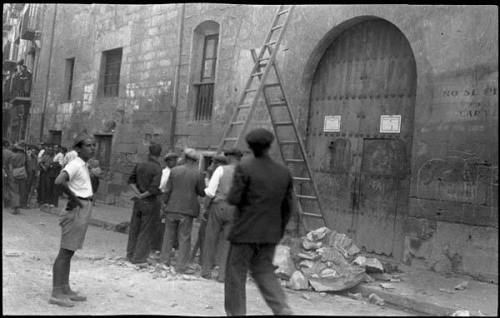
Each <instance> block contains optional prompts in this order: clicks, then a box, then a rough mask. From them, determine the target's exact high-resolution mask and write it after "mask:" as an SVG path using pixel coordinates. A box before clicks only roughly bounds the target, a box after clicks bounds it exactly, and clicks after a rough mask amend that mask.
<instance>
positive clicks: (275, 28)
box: [271, 24, 283, 32]
mask: <svg viewBox="0 0 500 318" xmlns="http://www.w3.org/2000/svg"><path fill="white" fill-rule="evenodd" d="M282 28H283V24H281V25H277V26H275V27H274V28H271V32H273V31H276V30H278V29H282Z"/></svg>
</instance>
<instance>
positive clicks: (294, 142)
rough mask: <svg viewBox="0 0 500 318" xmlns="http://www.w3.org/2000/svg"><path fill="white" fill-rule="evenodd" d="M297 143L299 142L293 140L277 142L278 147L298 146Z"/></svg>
mask: <svg viewBox="0 0 500 318" xmlns="http://www.w3.org/2000/svg"><path fill="white" fill-rule="evenodd" d="M298 143H299V142H298V141H295V140H283V141H280V142H279V144H280V145H291V144H298Z"/></svg>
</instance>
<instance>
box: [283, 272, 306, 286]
mask: <svg viewBox="0 0 500 318" xmlns="http://www.w3.org/2000/svg"><path fill="white" fill-rule="evenodd" d="M288 288H290V289H293V290H304V289H308V288H309V283H308V281H307V279H306V278H305V276H304V274H302V272H300V271H295V272H294V273H293V274H292V277H290V280H289V281H288Z"/></svg>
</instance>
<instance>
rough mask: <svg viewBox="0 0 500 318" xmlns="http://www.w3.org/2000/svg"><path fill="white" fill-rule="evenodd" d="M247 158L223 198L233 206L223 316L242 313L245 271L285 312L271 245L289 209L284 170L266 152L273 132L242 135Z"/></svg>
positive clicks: (288, 182)
mask: <svg viewBox="0 0 500 318" xmlns="http://www.w3.org/2000/svg"><path fill="white" fill-rule="evenodd" d="M245 139H246V142H247V143H248V147H249V148H250V149H251V150H252V152H253V157H245V158H243V159H242V161H241V163H240V164H239V165H237V166H236V168H235V171H234V178H233V185H232V187H231V189H230V191H229V193H228V195H227V202H228V203H230V204H233V205H236V206H237V211H238V212H237V215H236V218H235V221H234V225H233V227H232V229H231V232H230V233H229V236H228V240H229V241H230V242H231V246H230V248H229V255H228V260H227V266H226V279H225V284H224V307H225V310H226V313H227V315H229V316H233V315H242V316H243V315H245V314H246V293H245V285H246V281H247V272H248V270H250V274H251V276H252V278H253V279H254V281H255V282H256V284H257V287H258V288H259V290H260V292H261V294H262V296H263V297H264V299H265V301H266V303H267V304H268V306H269V307H271V310H272V311H273V313H274V314H275V315H287V314H291V313H292V312H291V310H290V307H288V305H287V303H286V299H285V293H284V291H283V289H282V288H281V285H280V283H279V280H278V279H277V277H276V276H275V274H274V266H273V257H274V251H275V248H276V244H278V242H279V241H280V240H281V238H282V237H283V234H284V231H285V226H286V224H287V222H288V220H289V219H290V212H291V208H292V204H293V201H292V189H293V186H292V177H291V174H290V171H289V170H288V169H287V168H286V167H284V166H283V165H281V164H279V163H277V162H275V161H274V160H273V159H271V157H270V156H269V149H270V147H271V143H272V141H273V139H274V136H273V134H272V133H271V132H270V131H268V130H266V129H263V128H258V129H255V130H252V131H251V132H250V133H248V135H247V136H246V138H245Z"/></svg>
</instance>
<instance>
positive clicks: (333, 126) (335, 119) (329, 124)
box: [323, 115, 340, 132]
mask: <svg viewBox="0 0 500 318" xmlns="http://www.w3.org/2000/svg"><path fill="white" fill-rule="evenodd" d="M323 131H324V132H339V131H340V115H337V116H325V123H324V126H323Z"/></svg>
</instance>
